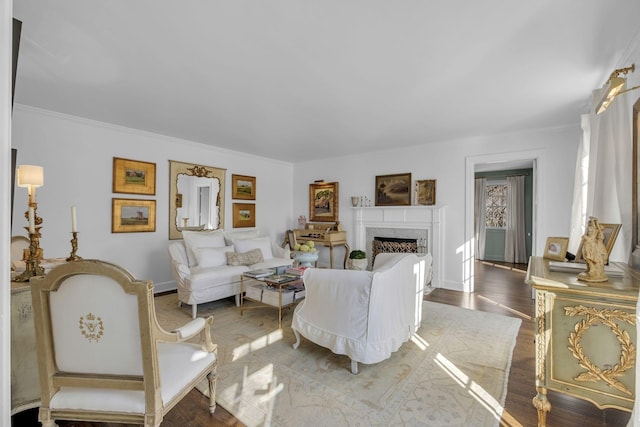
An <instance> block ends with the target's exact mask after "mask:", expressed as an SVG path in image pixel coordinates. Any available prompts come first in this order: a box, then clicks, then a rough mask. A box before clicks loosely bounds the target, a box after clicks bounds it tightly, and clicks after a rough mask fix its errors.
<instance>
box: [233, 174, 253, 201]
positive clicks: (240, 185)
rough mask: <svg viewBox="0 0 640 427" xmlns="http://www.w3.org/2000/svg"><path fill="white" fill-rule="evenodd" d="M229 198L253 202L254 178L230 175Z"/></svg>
mask: <svg viewBox="0 0 640 427" xmlns="http://www.w3.org/2000/svg"><path fill="white" fill-rule="evenodd" d="M231 198H233V199H243V200H255V199H256V177H255V176H246V175H231Z"/></svg>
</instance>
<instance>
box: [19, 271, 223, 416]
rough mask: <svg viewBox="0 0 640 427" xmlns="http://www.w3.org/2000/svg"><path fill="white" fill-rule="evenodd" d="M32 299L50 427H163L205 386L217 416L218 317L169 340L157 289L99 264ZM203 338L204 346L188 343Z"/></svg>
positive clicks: (41, 287) (50, 281) (60, 274)
mask: <svg viewBox="0 0 640 427" xmlns="http://www.w3.org/2000/svg"><path fill="white" fill-rule="evenodd" d="M31 289H32V300H33V310H34V324H35V329H36V342H37V349H38V365H39V368H40V373H39V376H40V389H41V406H40V410H39V414H38V419H39V421H40V422H42V425H43V426H44V427H53V426H55V425H56V424H55V421H54V420H56V419H66V420H77V421H105V422H115V423H135V424H142V425H144V426H159V425H160V423H161V422H162V419H163V417H164V415H165V414H166V413H167V412H168V411H169V410H170V409H171V408H172V407H173V406H174V405H175V404H176V403H178V402H179V401H180V400H181V399H182V398H183V397H184V396H186V394H187V393H188V392H189V391H191V390H192V389H193V388H194V387H195V386H196V385H197V384H198V383H199V382H200V381H202V380H203V379H204V378H208V385H209V391H210V400H209V410H210V412H213V411H214V410H215V381H216V367H217V357H216V345H215V344H214V343H213V342H212V341H211V335H210V327H211V324H212V322H213V318H212V317H209V318H207V319H204V318H199V319H196V320H192V321H191V322H189V323H187V324H186V325H184V326H183V327H181V328H179V329H176V330H175V331H173V332H167V331H165V330H163V329H162V328H161V327H160V325H158V322H157V320H156V314H155V308H154V301H153V285H152V283H151V282H150V281H138V280H135V279H134V278H133V276H131V274H129V273H128V272H127V271H126V270H124V269H122V268H121V267H118V266H116V265H113V264H110V263H106V262H102V261H97V260H83V261H75V262H69V263H66V264H63V265H61V266H59V267H56V268H54V269H53V270H51V272H49V273H48V274H47V275H46V276H44V277H39V278H34V279H32V280H31ZM198 335H199V336H200V343H199V344H194V343H187V342H184V341H186V340H190V339H192V338H194V337H197V336H198Z"/></svg>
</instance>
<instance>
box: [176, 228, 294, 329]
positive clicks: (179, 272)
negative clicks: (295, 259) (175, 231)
mask: <svg viewBox="0 0 640 427" xmlns="http://www.w3.org/2000/svg"><path fill="white" fill-rule="evenodd" d="M182 235H183V239H182V240H172V241H170V242H169V255H170V257H171V269H172V272H173V277H174V279H175V281H176V287H177V289H178V300H179V303H180V304H190V305H191V315H192V317H193V318H194V319H195V318H196V315H197V310H198V304H203V303H205V302H210V301H216V300H219V299H222V298H228V297H230V296H235V297H236V304H239V294H240V276H241V275H242V273H244V272H246V271H250V270H257V269H261V268H270V267H277V266H281V265H291V264H292V260H291V256H290V251H289V248H288V247H287V248H281V247H280V246H277V245H275V244H274V243H273V242H271V241H270V240H269V238H268V237H264V236H260V233H259V231H258V230H249V231H235V232H224V231H223V230H216V231H183V232H182ZM256 249H259V252H260V253H261V254H262V256H261V257H258V258H259V259H257V262H253V261H256V259H255V258H254V259H253V260H252V259H251V258H252V257H251V256H245V255H247V254H249V255H250V254H255V252H256ZM228 253H229V254H228ZM230 257H231V258H233V261H234V262H233V264H239V265H230V263H231V262H230ZM243 258H246V260H245V259H243ZM245 261H246V262H245Z"/></svg>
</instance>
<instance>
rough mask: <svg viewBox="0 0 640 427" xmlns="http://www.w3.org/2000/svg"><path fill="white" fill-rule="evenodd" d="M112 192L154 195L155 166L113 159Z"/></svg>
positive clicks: (117, 158) (135, 161) (137, 161)
mask: <svg viewBox="0 0 640 427" xmlns="http://www.w3.org/2000/svg"><path fill="white" fill-rule="evenodd" d="M113 192H114V193H128V194H147V195H154V194H156V164H155V163H149V162H141V161H139V160H129V159H121V158H119V157H114V158H113Z"/></svg>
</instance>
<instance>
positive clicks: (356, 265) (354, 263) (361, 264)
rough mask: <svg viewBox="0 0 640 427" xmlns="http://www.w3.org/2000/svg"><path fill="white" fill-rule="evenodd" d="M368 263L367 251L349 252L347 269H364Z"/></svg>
mask: <svg viewBox="0 0 640 427" xmlns="http://www.w3.org/2000/svg"><path fill="white" fill-rule="evenodd" d="M368 264H369V262H368V260H367V253H366V252H365V251H361V250H357V249H356V250H353V251H351V253H350V254H349V262H348V265H349V269H351V270H366V269H367V265H368Z"/></svg>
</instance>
